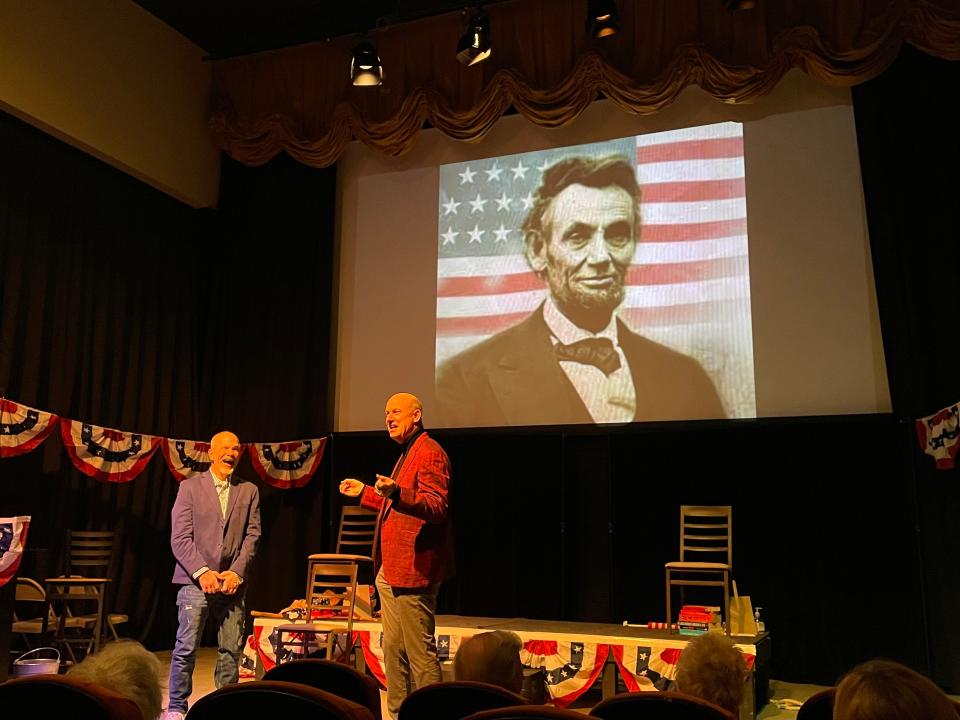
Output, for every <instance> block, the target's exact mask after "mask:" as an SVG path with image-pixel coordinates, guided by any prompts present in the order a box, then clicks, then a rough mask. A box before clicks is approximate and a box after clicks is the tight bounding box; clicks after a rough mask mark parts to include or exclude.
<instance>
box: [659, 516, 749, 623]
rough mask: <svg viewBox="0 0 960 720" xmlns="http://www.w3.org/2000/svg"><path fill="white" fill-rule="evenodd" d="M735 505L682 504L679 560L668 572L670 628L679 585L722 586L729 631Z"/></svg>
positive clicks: (667, 569) (667, 564) (724, 610)
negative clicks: (673, 601)
mask: <svg viewBox="0 0 960 720" xmlns="http://www.w3.org/2000/svg"><path fill="white" fill-rule="evenodd" d="M732 528H733V508H732V507H731V506H729V505H681V506H680V560H679V561H675V562H668V563H666V564H665V565H664V569H665V571H666V594H667V627H668V628H669V627H671V623H673V622H674V619H673V612H672V609H671V595H672V590H673V588H674V587H676V586H681V587H683V586H709V587H719V588H721V589H722V591H723V605H722V607H723V619H724V621H725V622H726V624H727V634H728V635H729V634H730V625H731V623H730V576H731V574H732V572H733V529H732Z"/></svg>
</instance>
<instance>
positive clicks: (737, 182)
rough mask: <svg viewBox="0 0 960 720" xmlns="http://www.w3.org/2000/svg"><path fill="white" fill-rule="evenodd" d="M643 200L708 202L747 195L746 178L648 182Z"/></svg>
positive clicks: (646, 201) (648, 201) (649, 201)
mask: <svg viewBox="0 0 960 720" xmlns="http://www.w3.org/2000/svg"><path fill="white" fill-rule="evenodd" d="M642 192H643V202H645V203H651V202H656V203H662V202H706V201H709V200H729V199H730V198H738V197H746V194H747V188H746V183H745V182H744V179H743V178H742V177H741V178H730V179H728V180H689V181H684V182H663V183H646V184H645V185H644V186H643V190H642Z"/></svg>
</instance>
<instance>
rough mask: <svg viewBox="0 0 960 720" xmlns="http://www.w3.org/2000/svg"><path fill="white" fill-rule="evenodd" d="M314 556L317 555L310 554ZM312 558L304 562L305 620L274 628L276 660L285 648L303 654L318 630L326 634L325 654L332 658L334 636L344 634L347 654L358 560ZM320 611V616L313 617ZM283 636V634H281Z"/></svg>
mask: <svg viewBox="0 0 960 720" xmlns="http://www.w3.org/2000/svg"><path fill="white" fill-rule="evenodd" d="M311 557H316V556H311ZM336 557H337V558H341V560H339V561H328V562H322V561H315V560H310V561H308V564H307V591H306V594H305V598H306V605H307V607H306V613H307V616H306V618H305V620H306V622H302V623H300V622H295V623H289V624H286V625H279V626H278V627H277V628H276V631H277V662H278V663H279V662H281V659H282V655H283V651H284V650H288V651H289V650H296V649H299V650H300V651H301V653H302V654H303V655H304V656H306V655H307V654H308V653H309V650H310V647H311V646H312V645H314V644H315V641H316V636H317V635H318V634H326V636H327V641H326V657H327V659H328V660H332V659H333V646H334V639H335V637H336V636H337V635H338V634H339V633H341V632H344V633H346V635H347V654H349V652H350V647H351V646H352V642H351V641H352V639H353V615H354V609H355V607H356V597H357V561H356V560H352V561H351V560H345V559H342V558H346V557H348V556H342V555H341V556H336ZM315 614H319V615H320V617H315ZM284 636H286V637H284Z"/></svg>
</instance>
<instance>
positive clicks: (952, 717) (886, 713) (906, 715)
mask: <svg viewBox="0 0 960 720" xmlns="http://www.w3.org/2000/svg"><path fill="white" fill-rule="evenodd" d="M833 717H834V719H835V720H957V710H956V709H955V707H954V704H953V701H951V700H950V698H948V697H947V696H946V695H944V693H943V692H942V691H941V690H940V688H938V687H937V686H936V685H934V684H933V683H932V682H930V680H928V679H927V678H925V677H924V676H923V675H921V674H920V673H918V672H915V671H913V670H911V669H910V668H908V667H906V666H905V665H901V664H900V663H896V662H893V661H891V660H870V661H868V662H865V663H863V664H862V665H857V666H856V667H855V668H853V670H851V671H850V672H848V673H847V674H846V675H845V676H844V677H843V679H842V680H841V681H840V684H839V685H837V692H836V695H835V696H834V699H833Z"/></svg>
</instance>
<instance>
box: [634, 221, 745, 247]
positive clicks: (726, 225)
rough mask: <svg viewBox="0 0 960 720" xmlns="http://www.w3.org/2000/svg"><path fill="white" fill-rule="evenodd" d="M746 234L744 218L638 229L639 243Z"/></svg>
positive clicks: (683, 240)
mask: <svg viewBox="0 0 960 720" xmlns="http://www.w3.org/2000/svg"><path fill="white" fill-rule="evenodd" d="M746 234H747V219H746V218H745V217H742V218H734V219H732V220H714V221H712V222H703V223H672V224H670V225H647V224H643V225H642V226H641V229H640V242H691V241H696V240H713V239H715V238H722V237H734V236H736V235H746Z"/></svg>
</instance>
